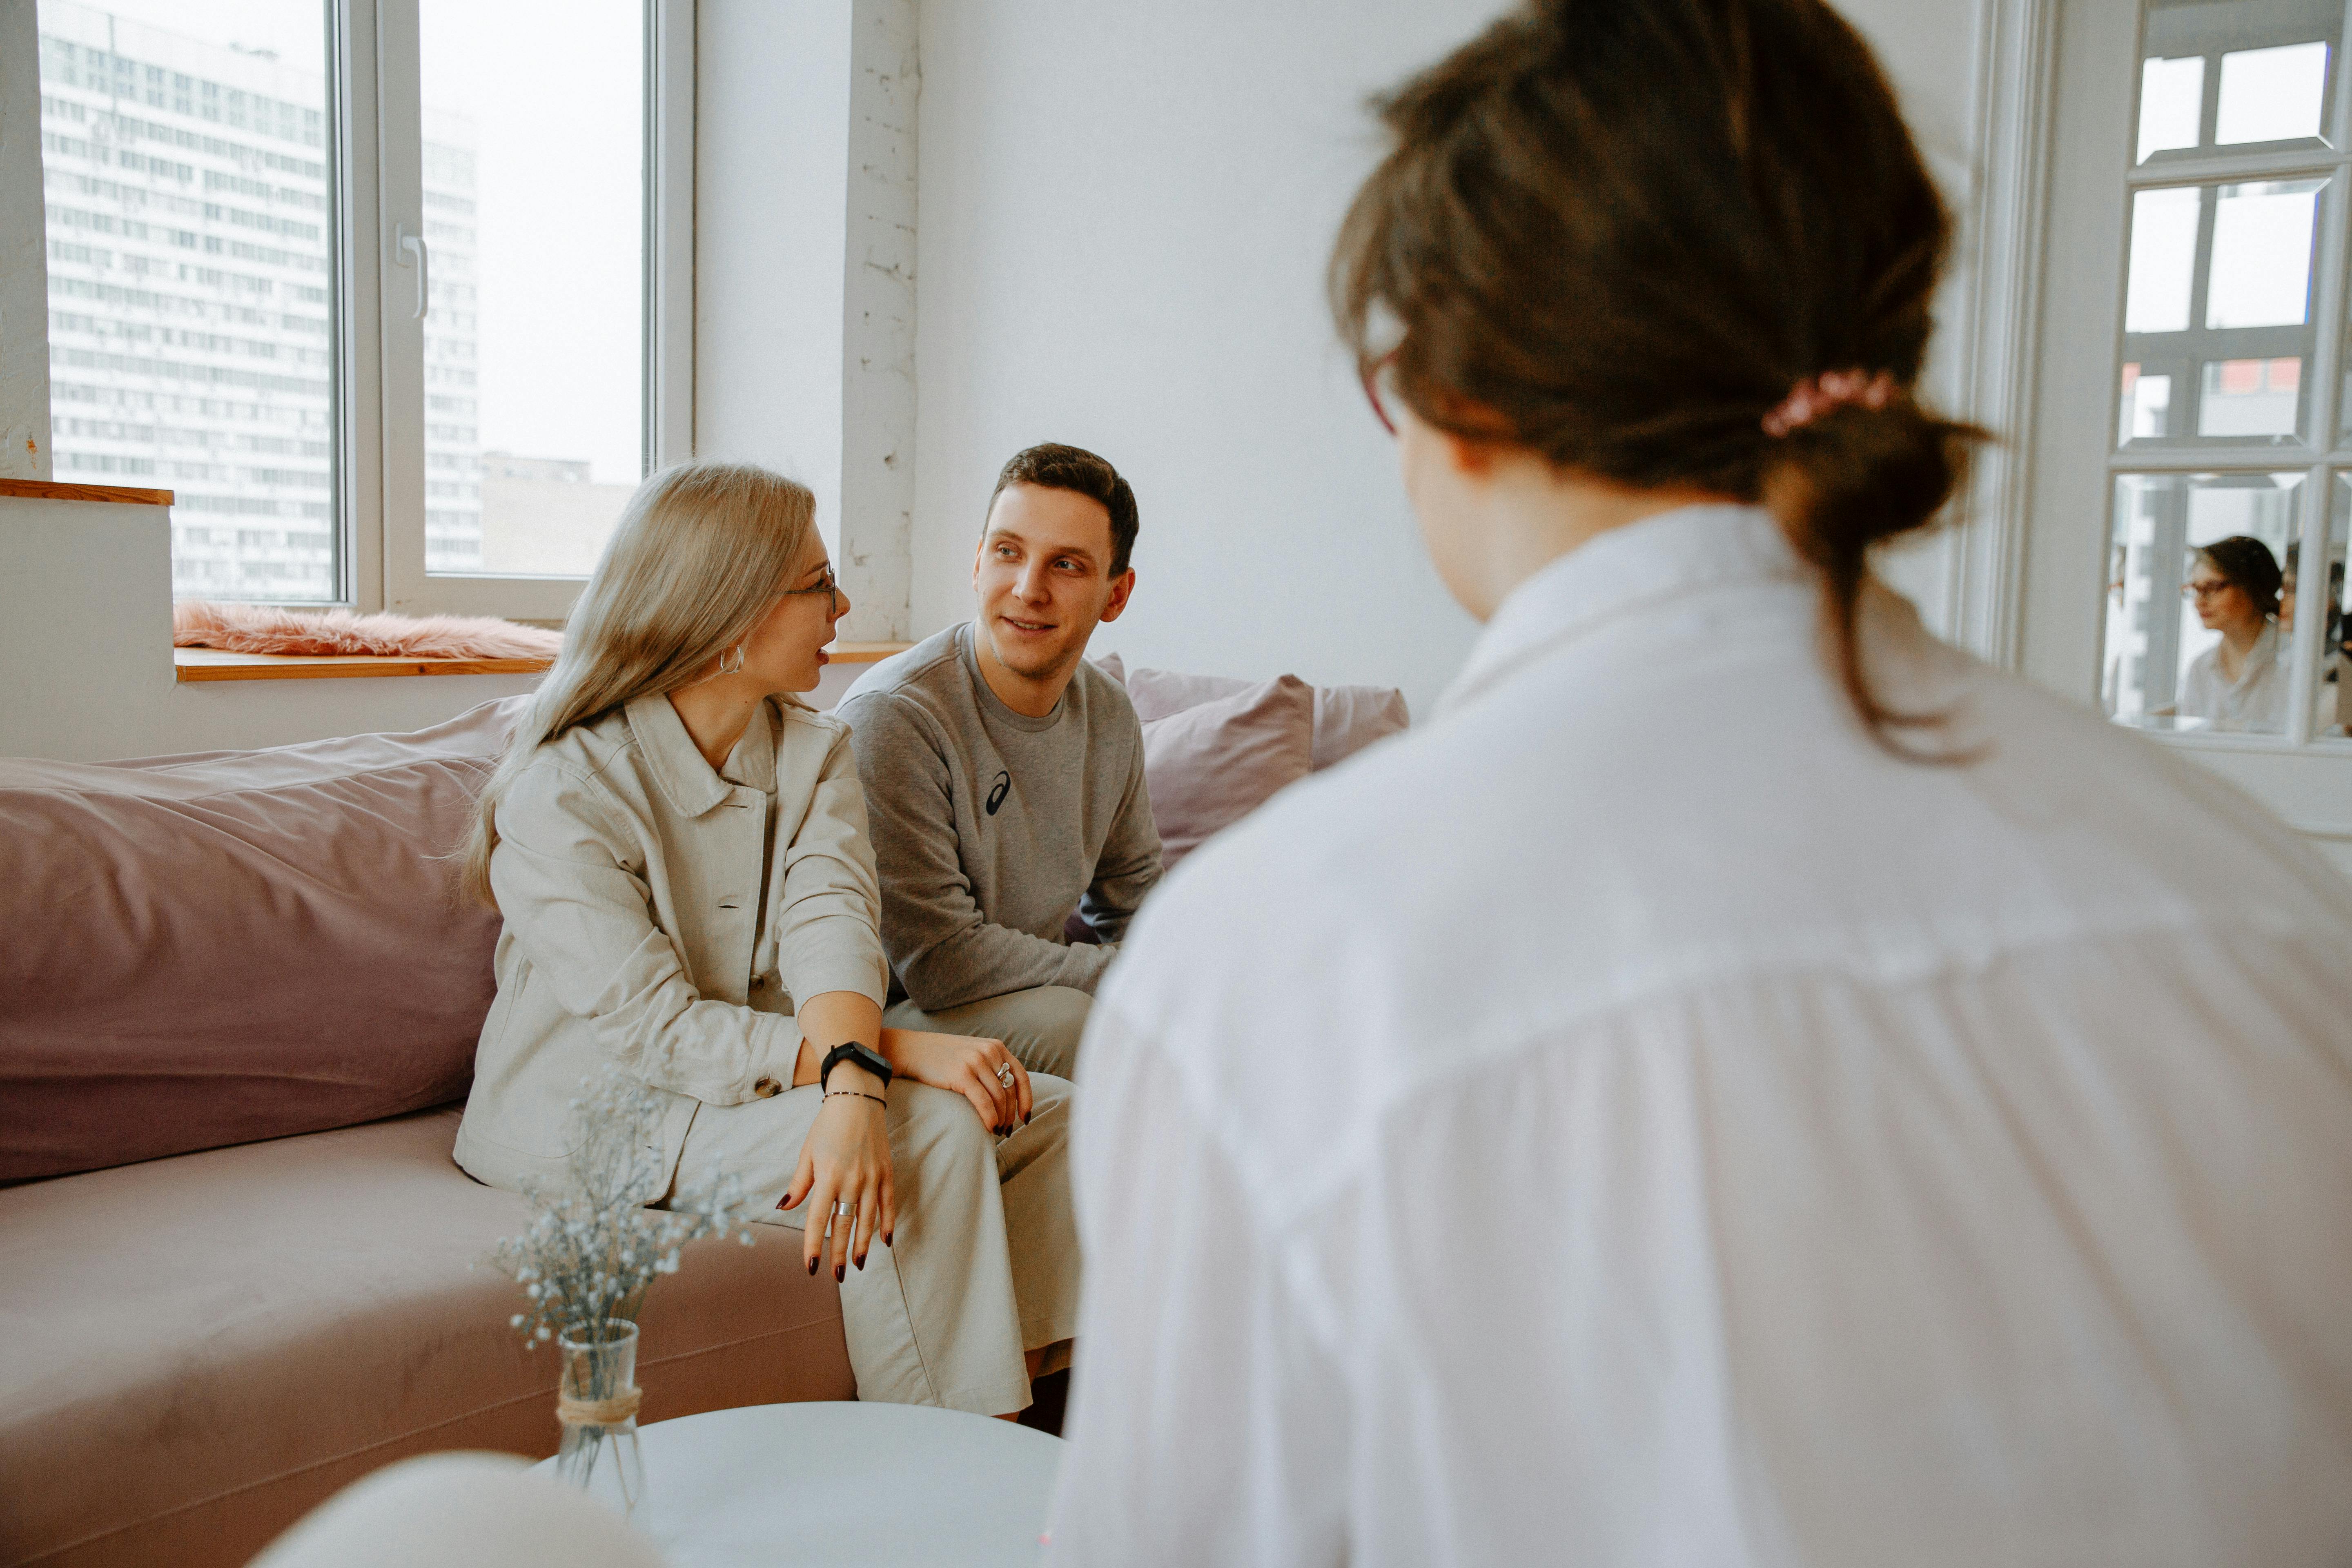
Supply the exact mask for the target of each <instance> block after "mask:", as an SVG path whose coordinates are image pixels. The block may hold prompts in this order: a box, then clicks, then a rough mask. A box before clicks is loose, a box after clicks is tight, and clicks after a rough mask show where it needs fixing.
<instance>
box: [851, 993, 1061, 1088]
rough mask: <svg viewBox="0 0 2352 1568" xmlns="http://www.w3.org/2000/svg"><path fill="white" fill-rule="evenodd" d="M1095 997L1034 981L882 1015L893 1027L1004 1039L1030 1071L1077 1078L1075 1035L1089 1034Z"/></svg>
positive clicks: (903, 1007) (908, 1005) (901, 1006)
mask: <svg viewBox="0 0 2352 1568" xmlns="http://www.w3.org/2000/svg"><path fill="white" fill-rule="evenodd" d="M1094 1005H1095V999H1094V998H1093V997H1092V996H1089V995H1087V994H1086V993H1085V992H1083V991H1079V990H1076V989H1074V988H1072V987H1070V986H1067V985H1037V986H1032V987H1031V988H1030V989H1029V990H1026V991H1008V992H1006V993H1005V994H1003V995H1002V996H984V997H982V999H981V1000H979V1001H977V1002H967V1003H965V1004H964V1005H962V1006H961V1007H942V1008H941V1009H940V1010H939V1011H938V1012H936V1013H926V1012H924V1011H923V1010H922V1009H921V1008H920V1007H918V1006H916V1005H914V1004H913V1003H912V1002H900V1003H898V1005H895V1006H893V1007H892V1008H891V1009H890V1010H889V1011H888V1012H887V1013H885V1014H883V1015H882V1022H883V1023H885V1024H887V1025H888V1026H890V1027H891V1028H894V1029H930V1030H935V1031H937V1032H938V1033H940V1034H942V1035H979V1036H982V1037H985V1038H988V1039H992V1040H1003V1042H1004V1048H1005V1049H1006V1050H1008V1051H1011V1052H1012V1053H1013V1055H1014V1056H1016V1057H1018V1058H1021V1065H1022V1066H1023V1067H1025V1068H1028V1069H1029V1070H1030V1071H1031V1072H1033V1073H1034V1072H1049V1073H1052V1074H1053V1075H1054V1076H1055V1078H1076V1077H1077V1067H1078V1039H1079V1037H1081V1036H1083V1035H1084V1034H1085V1033H1086V1032H1087V1013H1088V1012H1090V1011H1092V1010H1093V1007H1094Z"/></svg>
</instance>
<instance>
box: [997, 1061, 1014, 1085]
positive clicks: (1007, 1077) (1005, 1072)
mask: <svg viewBox="0 0 2352 1568" xmlns="http://www.w3.org/2000/svg"><path fill="white" fill-rule="evenodd" d="M996 1081H997V1082H999V1083H1001V1084H1003V1086H1004V1087H1005V1088H1007V1089H1011V1088H1012V1087H1013V1064H1012V1063H1011V1062H999V1063H997V1064H996Z"/></svg>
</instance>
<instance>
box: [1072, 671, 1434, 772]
mask: <svg viewBox="0 0 2352 1568" xmlns="http://www.w3.org/2000/svg"><path fill="white" fill-rule="evenodd" d="M1097 662H1106V661H1100V660H1098V661H1097ZM1124 674H1125V678H1126V685H1127V696H1128V700H1129V701H1130V702H1133V703H1134V704H1135V714H1136V717H1137V718H1139V719H1141V720H1143V721H1145V722H1146V723H1149V722H1150V721H1152V720H1154V719H1165V718H1168V717H1170V716H1171V715H1172V714H1177V713H1181V712H1183V711H1184V710H1186V709H1188V708H1197V707H1199V706H1200V705H1201V704H1202V703H1203V702H1210V701H1214V700H1217V699H1219V698H1223V697H1231V696H1233V695H1234V693H1235V692H1237V691H1243V690H1246V689H1248V688H1249V684H1250V683H1249V682H1248V681H1246V680H1237V679H1234V678H1233V677H1232V676H1227V675H1181V674H1179V673H1177V672H1176V671H1174V670H1172V669H1132V670H1127V671H1125V672H1124ZM1314 691H1315V768H1316V771H1317V772H1318V773H1319V772H1320V771H1322V770H1323V769H1325V768H1328V767H1329V766H1330V765H1331V764H1332V763H1338V762H1341V761H1344V760H1345V759H1347V758H1349V757H1351V756H1353V755H1354V754H1355V753H1357V752H1360V751H1362V750H1363V749H1364V748H1365V747H1366V746H1369V745H1370V744H1371V743H1372V742H1374V741H1377V740H1380V739H1381V738H1382V737H1383V736H1388V735H1393V734H1395V733H1397V732H1398V731H1401V730H1402V729H1404V728H1406V727H1407V726H1408V725H1409V724H1411V723H1412V714H1411V713H1409V712H1408V711H1407V710H1406V709H1405V705H1404V693H1403V692H1402V691H1399V690H1398V689H1396V688H1395V687H1393V686H1318V687H1316V688H1315V689H1314Z"/></svg>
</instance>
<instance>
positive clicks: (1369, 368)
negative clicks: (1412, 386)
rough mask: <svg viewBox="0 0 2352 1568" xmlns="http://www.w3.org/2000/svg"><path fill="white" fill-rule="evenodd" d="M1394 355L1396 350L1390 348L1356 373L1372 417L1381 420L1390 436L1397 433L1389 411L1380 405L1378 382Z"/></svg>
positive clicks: (1379, 386) (1382, 426)
mask: <svg viewBox="0 0 2352 1568" xmlns="http://www.w3.org/2000/svg"><path fill="white" fill-rule="evenodd" d="M1396 356H1397V351H1396V350H1394V349H1391V350H1390V351H1389V352H1388V353H1384V354H1382V355H1381V357H1380V358H1378V359H1376V360H1374V361H1373V362H1372V363H1370V364H1368V365H1365V366H1363V367H1362V368H1361V369H1360V370H1359V371H1358V372H1357V373H1356V374H1357V379H1358V380H1360V381H1361V382H1362V383H1363V384H1364V401H1365V402H1367V403H1369V404H1370V405H1372V417H1373V418H1375V419H1377V420H1379V421H1380V422H1381V429H1383V430H1385V431H1387V432H1388V433H1389V434H1390V435H1391V436H1393V435H1395V434H1396V433H1397V427H1396V421H1395V420H1393V419H1391V418H1390V417H1389V411H1388V410H1387V409H1386V408H1384V407H1382V406H1381V376H1382V375H1383V374H1386V373H1387V371H1388V368H1389V365H1390V363H1391V361H1393V360H1394V359H1395V358H1396Z"/></svg>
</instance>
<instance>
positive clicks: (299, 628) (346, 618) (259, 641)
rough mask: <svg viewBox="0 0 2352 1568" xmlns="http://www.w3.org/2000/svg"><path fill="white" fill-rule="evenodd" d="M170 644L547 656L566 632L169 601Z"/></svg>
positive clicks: (477, 621) (459, 619)
mask: <svg viewBox="0 0 2352 1568" xmlns="http://www.w3.org/2000/svg"><path fill="white" fill-rule="evenodd" d="M172 646H173V647H216V648H220V649H223V650H225V651H226V652H229V653H289V654H313V655H315V654H336V653H376V654H391V655H394V656H396V657H399V658H546V659H551V658H554V657H555V656H556V654H557V653H558V652H560V651H561V650H562V647H563V634H562V632H551V631H542V630H541V629H540V628H539V627H537V626H517V625H516V624H515V623H514V622H512V621H501V620H498V619H495V618H494V617H492V616H357V615H353V614H352V612H351V611H349V610H281V609H278V608H277V607H275V606H273V605H222V604H215V603H212V602H210V601H207V600H204V599H182V600H181V601H179V602H178V603H177V604H175V605H173V606H172Z"/></svg>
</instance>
